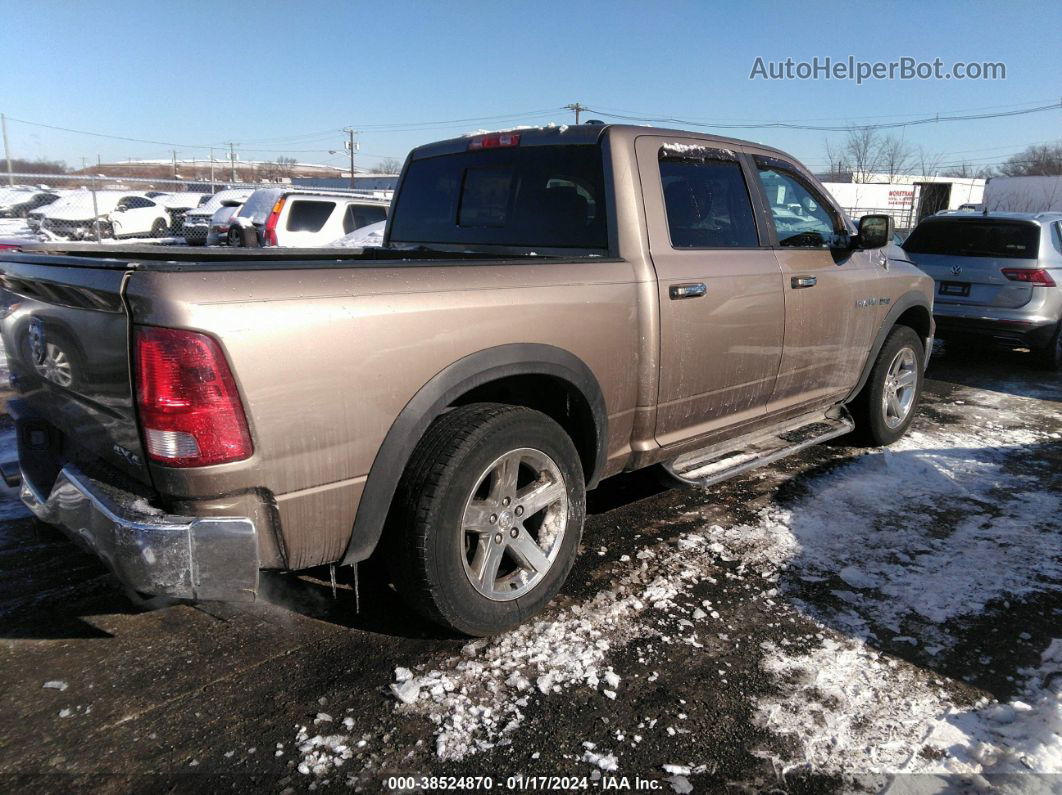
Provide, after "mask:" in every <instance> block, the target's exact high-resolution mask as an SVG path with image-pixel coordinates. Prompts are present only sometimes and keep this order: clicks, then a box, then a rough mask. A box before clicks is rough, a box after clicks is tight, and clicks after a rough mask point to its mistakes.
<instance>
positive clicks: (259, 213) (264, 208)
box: [240, 189, 280, 224]
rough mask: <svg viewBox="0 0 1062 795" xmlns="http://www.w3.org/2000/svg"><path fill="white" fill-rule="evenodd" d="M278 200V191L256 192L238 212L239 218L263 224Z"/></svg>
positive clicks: (263, 190)
mask: <svg viewBox="0 0 1062 795" xmlns="http://www.w3.org/2000/svg"><path fill="white" fill-rule="evenodd" d="M279 198H280V191H279V190H275V189H260V190H256V191H255V192H254V193H252V194H251V195H250V196H249V197H247V202H246V203H245V204H244V205H243V208H242V209H241V210H240V217H241V218H250V219H251V220H252V221H253V222H254V223H256V224H264V223H265V222H266V219H267V218H268V217H269V213H270V212H272V210H273V205H274V204H276V203H277V199H279Z"/></svg>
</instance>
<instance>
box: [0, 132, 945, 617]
mask: <svg viewBox="0 0 1062 795" xmlns="http://www.w3.org/2000/svg"><path fill="white" fill-rule="evenodd" d="M816 184H817V183H815V181H814V178H813V177H811V175H809V174H807V172H806V170H804V169H803V168H802V167H801V166H799V164H797V163H795V161H792V160H791V159H788V158H787V157H786V156H785V155H784V153H780V152H778V151H777V150H771V149H767V148H764V147H760V146H758V145H753V144H748V143H744V142H736V141H728V140H724V139H716V138H712V137H710V136H701V135H696V134H691V133H682V132H677V131H661V130H648V129H646V128H634V127H612V128H605V127H600V126H592V125H584V126H582V127H575V128H568V129H564V130H562V129H559V128H556V129H545V130H539V131H522V132H521V133H519V134H498V135H495V136H485V137H481V138H473V139H457V140H455V141H447V142H441V143H439V144H433V145H430V146H427V147H422V148H420V149H418V150H416V151H414V153H413V154H412V155H411V156H410V160H409V161H408V162H407V164H406V169H405V171H404V175H403V178H402V181H401V184H400V187H399V191H398V193H397V195H396V200H395V203H394V206H393V211H392V214H391V217H390V218H389V220H388V228H387V234H386V235H385V245H384V247H382V248H377V249H370V250H367V251H359V250H322V249H306V250H295V249H259V250H249V251H232V250H225V251H223V252H218V253H214V252H212V251H209V250H206V251H204V250H203V249H195V250H188V249H180V248H175V247H155V246H137V247H132V246H129V247H127V246H113V247H110V248H101V247H99V246H95V245H91V244H80V245H77V244H75V245H65V246H62V247H55V246H42V247H38V248H36V249H34V250H27V251H25V252H22V253H10V254H8V253H4V254H3V255H0V286H2V288H3V293H2V306H0V331H2V334H3V340H4V345H5V347H6V349H7V354H8V357H9V360H10V369H11V373H12V379H13V387H14V389H15V391H16V392H17V393H18V397H17V398H16V399H15V400H13V401H11V403H10V406H9V410H10V411H11V413H12V415H13V416H14V417H15V418H16V421H17V423H18V429H19V458H20V462H19V464H20V468H21V473H22V480H23V497H24V500H25V501H26V502H27V504H28V505H30V507H31V508H33V509H34V510H35V512H36V513H37V515H38V516H40V517H41V518H42V519H44V520H45V521H49V522H52V523H55V524H58V525H60V526H62V527H64V528H65V529H67V530H68V531H69V532H70V533H71V535H73V536H74V537H75V538H78V539H80V540H82V541H84V542H86V543H88V544H90V545H91V546H92V547H93V548H94V549H96V550H97V552H98V553H99V554H100V555H101V556H102V557H103V558H104V559H105V560H107V561H108V562H109V563H110V565H111V566H112V568H113V569H114V570H115V571H116V572H117V573H118V575H119V577H120V578H122V579H123V581H125V582H126V583H127V584H128V585H130V586H131V587H133V588H134V589H137V590H141V591H146V592H149V593H164V594H169V595H175V596H182V597H189V598H253V595H254V593H255V588H256V579H257V572H258V571H259V570H260V569H264V568H266V569H286V570H298V569H303V568H307V567H310V566H315V565H320V564H333V563H356V562H358V561H362V560H365V559H366V558H367V557H369V555H370V554H372V553H373V552H374V551H379V554H380V555H381V557H382V558H383V559H384V560H385V562H386V563H387V565H388V566H389V567H390V568H391V570H392V572H393V573H394V577H395V581H396V584H398V586H399V589H400V590H401V592H402V593H403V595H404V596H405V597H406V598H407V599H408V600H409V601H410V602H411V603H412V604H413V605H414V606H415V607H417V608H418V609H419V610H421V611H422V612H424V613H425V614H426V615H428V616H429V617H431V618H433V619H435V620H437V621H440V622H442V623H444V624H446V625H448V626H451V627H453V628H455V629H458V630H460V631H463V632H468V633H470V634H486V633H490V632H496V631H499V630H501V629H504V628H505V627H508V626H512V625H514V624H516V623H518V622H519V621H522V620H524V619H526V618H527V617H528V616H529V615H532V614H533V613H534V612H536V611H537V610H539V609H541V607H542V606H543V605H544V604H545V603H546V602H547V601H548V600H549V598H551V597H552V595H553V594H554V593H556V591H557V589H559V588H560V586H561V584H562V583H563V580H564V577H565V575H566V573H567V571H568V569H569V568H570V566H571V562H572V560H573V557H574V554H575V549H576V548H577V546H578V538H579V533H580V531H581V526H582V519H583V511H584V505H585V491H586V489H589V488H593V487H594V486H595V485H596V484H597V483H598V482H599V481H600V480H601V479H602V478H605V477H609V476H611V475H614V474H616V473H618V472H621V471H624V470H630V469H637V468H640V467H645V466H650V465H655V464H663V465H665V467H666V469H667V472H669V473H670V476H671V477H672V478H674V479H675V480H676V481H678V482H681V483H684V484H686V485H704V484H707V483H709V482H714V481H715V480H718V479H720V478H721V477H725V476H729V475H732V474H734V473H736V472H738V471H742V470H744V469H747V468H748V467H749V466H752V465H755V464H756V463H762V462H763V461H765V460H770V459H772V458H776V457H778V456H780V455H785V454H789V453H792V452H793V451H795V450H797V449H800V448H801V447H803V446H806V445H807V444H810V443H813V442H815V441H818V440H821V439H825V438H829V437H831V436H836V435H837V434H839V433H842V432H845V431H847V430H849V429H850V428H851V427H852V419H851V417H854V418H855V422H856V424H857V425H859V426H860V427H861V429H862V430H863V432H864V433H865V434H866V435H867V437H868V438H869V439H871V440H872V441H874V442H876V443H888V442H889V441H891V440H893V439H895V438H898V437H899V436H900V435H902V433H903V432H904V431H905V430H906V428H907V426H908V425H909V423H910V421H911V419H912V418H913V416H914V407H915V405H916V404H917V398H918V393H919V390H920V384H921V371H922V368H923V367H924V363H925V359H926V353H927V351H928V343H929V340H930V338H931V336H932V320H931V292H930V286H931V281H930V280H928V279H927V277H925V275H924V274H922V273H920V272H919V271H918V270H917V269H916V268H914V267H913V266H912V265H911V264H910V263H908V262H905V261H903V260H901V259H894V258H890V257H888V256H886V254H885V253H884V251H883V249H881V248H880V245H881V243H880V242H875V241H883V240H884V239H885V236H884V235H883V234H882V233H883V232H886V231H887V224H886V223H885V221H884V218H883V217H880V216H877V217H874V216H872V217H869V218H870V220H867V219H864V226H865V228H864V227H863V226H861V227H860V228H858V229H857V228H856V227H854V226H852V225H851V224H850V222H848V221H847V219H845V218H844V217H843V215H842V214H841V213H840V211H839V210H838V209H837V208H836V207H835V206H833V204H832V201H831V200H830V199H829V197H828V195H826V194H824V193H822V192H821V189H820V188H817V187H816ZM809 197H810V198H809ZM874 225H877V226H876V227H875V228H872V227H874ZM809 288H814V289H809Z"/></svg>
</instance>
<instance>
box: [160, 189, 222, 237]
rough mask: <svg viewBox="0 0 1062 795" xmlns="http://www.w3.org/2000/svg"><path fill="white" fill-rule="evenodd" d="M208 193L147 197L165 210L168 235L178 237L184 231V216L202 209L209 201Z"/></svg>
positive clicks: (163, 194) (189, 192)
mask: <svg viewBox="0 0 1062 795" xmlns="http://www.w3.org/2000/svg"><path fill="white" fill-rule="evenodd" d="M211 196H212V194H210V193H200V192H198V191H183V192H181V193H162V194H156V195H155V196H148V198H150V199H154V200H155V201H156V202H158V203H159V205H161V206H162V207H163V208H164V209H165V210H166V213H167V215H169V217H170V230H169V231H170V233H171V234H174V235H180V234H181V233H182V232H183V230H184V216H185V215H186V214H187V212H188V211H189V210H193V209H195V208H196V207H202V206H203V205H204V204H206V203H207V202H208V201H210V197H211Z"/></svg>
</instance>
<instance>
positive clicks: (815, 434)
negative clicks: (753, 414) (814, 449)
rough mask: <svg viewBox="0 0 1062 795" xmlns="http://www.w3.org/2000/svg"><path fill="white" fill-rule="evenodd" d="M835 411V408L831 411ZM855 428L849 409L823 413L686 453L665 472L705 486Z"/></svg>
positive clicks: (686, 484) (681, 481)
mask: <svg viewBox="0 0 1062 795" xmlns="http://www.w3.org/2000/svg"><path fill="white" fill-rule="evenodd" d="M831 413H836V410H831ZM854 428H855V422H853V421H852V418H851V417H850V416H849V415H848V412H847V411H845V410H844V409H843V408H842V409H841V414H840V416H838V417H836V418H831V417H827V416H825V415H823V414H821V413H819V414H816V415H813V416H810V417H808V416H805V417H800V418H797V419H796V420H790V421H789V422H788V423H786V424H783V425H780V426H778V427H775V428H772V429H769V430H767V431H763V430H760V431H757V432H756V433H752V434H748V435H746V436H740V437H738V438H737V439H731V440H729V441H726V442H723V443H720V444H716V445H712V446H710V447H705V448H703V449H701V450H695V451H693V452H691V453H684V454H683V455H680V456H679V457H678V458H676V459H675V460H673V461H669V462H667V463H665V464H664V465H663V468H664V471H665V472H666V473H667V474H668V475H670V476H671V477H672V478H674V479H675V480H676V481H677V482H678V483H679V484H681V485H684V486H697V487H700V488H704V487H707V486H711V485H714V484H716V483H719V482H720V481H723V480H726V479H727V478H732V477H734V476H735V475H739V474H741V473H742V472H747V471H748V470H750V469H755V468H756V467H760V466H763V465H764V464H769V463H771V462H772V461H777V460H778V459H779V458H785V457H786V456H788V455H792V454H793V453H797V452H800V451H801V450H803V449H804V448H806V447H811V446H812V445H816V444H819V443H820V442H825V441H827V440H829V439H834V438H836V437H838V436H844V434H846V433H849V432H850V431H852V430H853V429H854Z"/></svg>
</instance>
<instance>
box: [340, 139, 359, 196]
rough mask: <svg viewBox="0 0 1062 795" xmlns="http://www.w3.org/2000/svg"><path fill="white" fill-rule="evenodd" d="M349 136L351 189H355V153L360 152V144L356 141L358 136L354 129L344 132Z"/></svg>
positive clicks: (347, 144) (347, 145)
mask: <svg viewBox="0 0 1062 795" xmlns="http://www.w3.org/2000/svg"><path fill="white" fill-rule="evenodd" d="M343 132H345V133H346V134H347V142H346V147H347V149H348V150H349V151H350V187H352V188H353V187H354V153H355V152H357V151H358V144H357V142H356V141H355V140H354V136H355V135H356V134H357V132H358V131H357V130H355V129H354V128H352V127H347V128H346V129H344V130H343Z"/></svg>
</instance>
